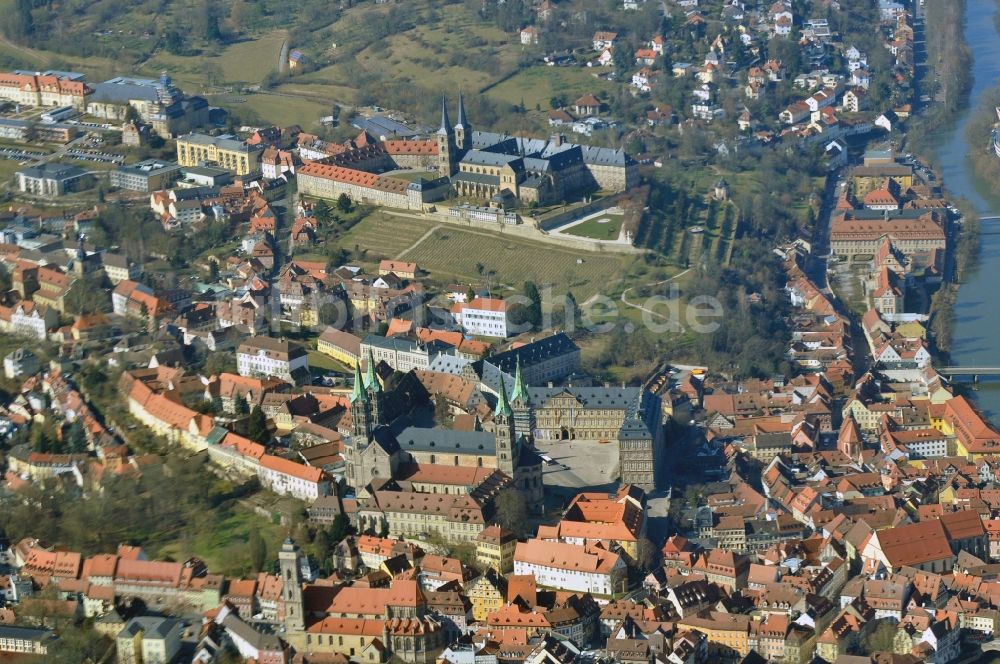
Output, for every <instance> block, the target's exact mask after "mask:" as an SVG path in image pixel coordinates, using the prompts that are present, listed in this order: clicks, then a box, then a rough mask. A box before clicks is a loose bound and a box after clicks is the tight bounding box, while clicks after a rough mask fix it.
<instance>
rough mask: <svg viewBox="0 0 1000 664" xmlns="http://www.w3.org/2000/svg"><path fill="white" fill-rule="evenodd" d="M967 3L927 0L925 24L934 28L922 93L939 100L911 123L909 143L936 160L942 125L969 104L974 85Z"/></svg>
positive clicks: (929, 33) (928, 42)
mask: <svg viewBox="0 0 1000 664" xmlns="http://www.w3.org/2000/svg"><path fill="white" fill-rule="evenodd" d="M972 1H973V2H976V1H977V0H972ZM997 1H1000V0H997ZM967 2H968V0H926V5H925V9H924V12H925V15H924V20H925V25H932V26H934V29H933V30H925V35H926V36H925V39H926V47H927V71H926V72H925V73H924V76H923V77H922V78H921V79H920V80H919V90H918V94H919V95H921V96H926V97H927V98H930V99H933V100H934V101H935V103H934V104H933V105H931V106H929V107H928V108H926V109H925V110H924V112H923V113H921V114H920V115H919V116H917V117H916V118H914V119H913V120H912V121H911V122H910V126H909V127H908V129H907V133H906V138H905V143H906V145H908V146H909V148H908V149H909V150H910V151H911V152H914V153H916V154H921V155H924V156H925V157H928V158H929V160H930V161H932V162H933V161H934V144H935V142H936V140H937V137H938V136H939V132H940V130H941V127H943V126H946V125H949V124H951V123H953V122H955V120H956V118H957V117H958V115H959V113H961V111H962V110H963V109H965V108H966V107H967V105H968V101H969V92H970V89H971V88H972V80H973V78H972V75H971V73H970V71H971V69H972V61H973V57H972V52H971V50H970V48H969V45H968V42H967V41H966V40H965V37H964V34H963V32H964V25H965V16H966V9H967Z"/></svg>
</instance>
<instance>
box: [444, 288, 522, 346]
mask: <svg viewBox="0 0 1000 664" xmlns="http://www.w3.org/2000/svg"><path fill="white" fill-rule="evenodd" d="M509 310H510V306H509V305H508V304H507V302H506V301H505V300H498V299H494V298H490V297H477V298H476V299H474V300H472V302H466V303H458V304H456V305H455V306H454V307H452V309H451V314H452V316H453V317H454V318H455V322H456V323H458V324H459V325H461V326H462V328H463V329H464V330H465V331H466V333H468V334H471V335H475V336H480V337H499V338H501V339H504V338H506V337H508V336H510V327H509V325H508V322H507V314H508V312H509Z"/></svg>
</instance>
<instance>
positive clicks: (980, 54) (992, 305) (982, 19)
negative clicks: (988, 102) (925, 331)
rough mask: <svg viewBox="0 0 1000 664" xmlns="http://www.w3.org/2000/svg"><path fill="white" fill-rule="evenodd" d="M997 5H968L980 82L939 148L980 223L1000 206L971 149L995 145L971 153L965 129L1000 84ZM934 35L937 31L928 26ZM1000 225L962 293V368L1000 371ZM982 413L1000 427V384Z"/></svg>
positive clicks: (985, 398) (958, 361)
mask: <svg viewBox="0 0 1000 664" xmlns="http://www.w3.org/2000/svg"><path fill="white" fill-rule="evenodd" d="M996 12H997V5H996V0H967V5H966V10H965V40H966V43H968V45H969V48H970V49H971V51H972V55H973V65H972V73H973V77H974V81H973V85H972V91H971V96H970V102H969V106H968V109H967V110H965V111H964V112H962V113H961V114H960V115H959V117H958V118H957V121H956V122H955V124H954V125H953V126H952V127H950V128H949V129H948V130H947V131H945V132H943V133H942V136H941V140H940V142H939V143H938V144H937V146H936V153H937V160H938V165H939V168H940V171H939V173H940V176H941V178H942V180H943V184H944V186H945V188H946V189H947V190H948V193H949V194H950V195H952V196H955V197H958V198H964V199H966V200H968V201H969V203H970V204H971V205H972V206H973V208H974V209H975V211H976V213H977V214H978V215H979V216H980V217H988V216H995V215H1000V200H998V199H997V197H996V196H993V195H991V193H990V192H989V188H988V187H987V186H985V185H984V183H983V182H982V180H981V179H980V178H977V177H976V175H975V173H974V172H973V169H972V164H971V163H970V161H969V159H968V156H967V155H968V154H969V152H970V149H983V145H984V144H985V143H986V141H987V140H989V137H988V136H983V137H982V141H983V144H980V145H976V146H972V147H971V148H970V146H969V144H968V141H967V140H966V136H965V128H966V125H967V124H968V123H969V121H970V119H971V117H972V114H973V112H974V111H975V110H976V108H977V107H978V105H979V101H980V98H981V97H982V95H983V93H984V92H986V91H987V90H989V89H991V88H993V87H994V86H995V85H996V84H997V81H998V80H1000V38H998V36H997V31H996V27H995V23H994V15H995V14H996ZM928 28H929V29H933V28H932V27H930V26H928ZM991 230H992V231H994V232H995V231H1000V220H998V221H985V222H983V224H982V231H983V233H982V236H981V240H982V246H981V251H980V254H979V261H978V265H977V266H976V268H975V269H973V270H970V271H969V272H968V273H967V274H966V276H965V280H964V281H963V282H962V285H961V287H960V288H959V294H958V302H957V305H956V308H955V339H954V343H953V346H952V351H951V359H952V363H953V364H955V365H958V366H973V365H979V366H982V365H986V366H996V365H1000V335H998V334H997V333H996V331H997V329H1000V297H998V292H997V288H998V287H1000V234H997V235H992V234H990V231H991ZM975 396H976V400H977V401H978V403H979V406H980V407H981V408H982V410H983V411H984V412H985V413H986V414H987V415H988V416H989V417H990V419H991V420H993V421H994V422H997V421H1000V381H996V380H986V381H983V382H981V383H980V387H979V390H978V391H977V392H976V394H975Z"/></svg>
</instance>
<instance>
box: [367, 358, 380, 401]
mask: <svg viewBox="0 0 1000 664" xmlns="http://www.w3.org/2000/svg"><path fill="white" fill-rule="evenodd" d="M365 389H368V390H375V391H376V392H381V391H382V385H381V383H379V382H378V376H376V375H375V356H374V355H373V354H372V349H371V348H369V349H368V366H367V367H365Z"/></svg>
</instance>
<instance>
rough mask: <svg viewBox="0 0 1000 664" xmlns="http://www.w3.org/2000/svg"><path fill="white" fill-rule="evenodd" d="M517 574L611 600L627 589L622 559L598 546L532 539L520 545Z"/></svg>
mask: <svg viewBox="0 0 1000 664" xmlns="http://www.w3.org/2000/svg"><path fill="white" fill-rule="evenodd" d="M514 574H531V575H534V577H535V579H536V580H537V581H538V585H540V586H545V587H547V588H555V589H557V590H568V591H571V592H582V593H591V594H594V595H601V596H605V597H609V596H611V595H612V594H614V593H616V592H622V591H624V590H625V584H626V567H625V562H624V561H623V560H622V558H621V556H619V555H618V554H616V553H612V552H610V551H606V550H604V549H601V548H596V547H581V546H577V545H575V544H566V543H563V542H549V541H544V540H539V539H531V540H528V541H527V542H518V544H517V548H516V549H515V551H514Z"/></svg>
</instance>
